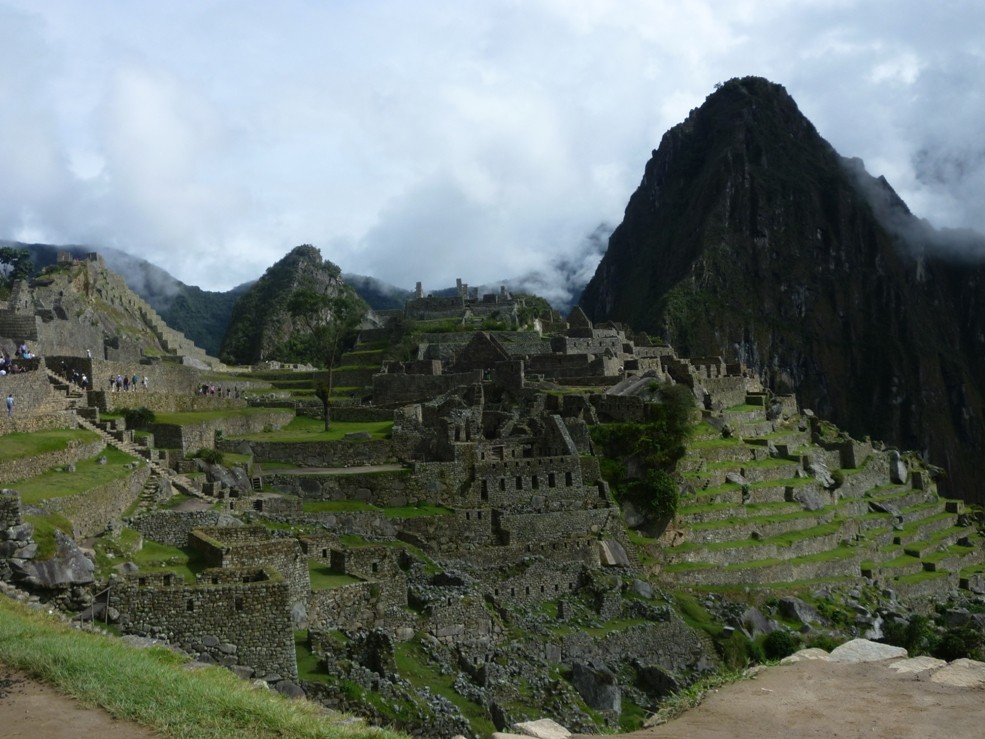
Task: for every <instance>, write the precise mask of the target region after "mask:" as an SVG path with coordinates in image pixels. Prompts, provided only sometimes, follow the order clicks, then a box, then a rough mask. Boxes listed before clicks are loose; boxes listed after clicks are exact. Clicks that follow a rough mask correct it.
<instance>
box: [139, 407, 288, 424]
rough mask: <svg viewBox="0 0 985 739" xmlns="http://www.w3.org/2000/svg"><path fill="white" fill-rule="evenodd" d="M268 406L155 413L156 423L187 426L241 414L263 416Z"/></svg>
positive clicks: (267, 411)
mask: <svg viewBox="0 0 985 739" xmlns="http://www.w3.org/2000/svg"><path fill="white" fill-rule="evenodd" d="M270 410H271V409H270V408H220V409H217V410H212V411H184V412H181V413H156V414H155V417H156V423H162V424H166V425H168V426H187V425H191V424H195V423H203V422H205V421H218V420H221V419H223V418H239V417H242V416H264V415H269V414H270Z"/></svg>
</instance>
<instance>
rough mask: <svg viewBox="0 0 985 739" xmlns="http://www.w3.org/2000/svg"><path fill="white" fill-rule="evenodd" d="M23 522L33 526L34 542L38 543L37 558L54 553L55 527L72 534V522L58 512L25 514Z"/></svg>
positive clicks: (46, 557)
mask: <svg viewBox="0 0 985 739" xmlns="http://www.w3.org/2000/svg"><path fill="white" fill-rule="evenodd" d="M23 518H24V522H25V523H29V524H31V525H32V526H33V527H34V542H35V543H36V544H37V545H38V554H37V559H51V557H53V556H54V554H55V529H58V530H59V531H61V532H62V533H63V534H68V535H69V536H72V532H73V528H74V527H73V526H72V522H71V521H69V520H68V519H67V518H65V517H64V516H62V515H60V514H58V513H49V514H47V515H38V516H33V515H27V516H24V517H23Z"/></svg>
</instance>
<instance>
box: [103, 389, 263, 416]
mask: <svg viewBox="0 0 985 739" xmlns="http://www.w3.org/2000/svg"><path fill="white" fill-rule="evenodd" d="M89 402H90V404H91V405H95V406H97V407H98V408H99V410H101V411H108V412H119V411H124V410H126V409H128V408H140V407H141V406H143V407H145V408H150V409H151V410H152V411H156V412H157V413H184V412H187V411H214V410H222V409H226V408H245V407H246V406H247V402H246V401H245V400H243V399H242V398H240V399H237V398H220V397H218V396H211V395H187V394H186V395H178V394H175V393H166V392H146V393H145V392H144V391H143V390H137V391H136V392H126V393H124V392H106V391H104V390H98V391H96V392H91V393H89Z"/></svg>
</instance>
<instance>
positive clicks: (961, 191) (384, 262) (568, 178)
mask: <svg viewBox="0 0 985 739" xmlns="http://www.w3.org/2000/svg"><path fill="white" fill-rule="evenodd" d="M746 75H759V76H763V77H766V78H768V79H770V80H772V81H773V82H777V83H779V84H782V85H784V86H785V87H786V89H787V91H788V92H789V93H790V94H791V95H792V96H793V97H794V99H795V100H796V101H797V103H798V105H799V107H800V109H801V111H802V112H803V113H804V114H805V115H806V116H807V117H808V118H809V119H810V120H811V121H812V122H813V123H814V125H815V126H816V128H817V129H818V131H819V132H820V133H821V135H822V136H823V137H824V138H826V139H827V140H828V141H829V142H831V144H832V145H833V146H834V147H835V148H836V149H837V150H838V151H839V152H840V153H841V154H843V155H845V156H854V157H861V158H862V159H863V160H864V161H865V165H866V168H867V169H868V171H869V172H870V173H871V174H873V175H876V176H878V175H884V176H885V177H886V178H887V179H888V180H889V182H890V183H891V184H892V186H893V187H894V188H895V189H896V190H897V192H898V193H899V194H900V195H901V196H902V198H903V199H904V200H905V201H906V202H907V204H908V205H909V206H910V209H911V210H912V211H913V212H914V213H916V214H917V215H918V216H920V217H923V218H926V219H927V220H928V221H929V222H930V223H931V224H933V225H934V226H937V227H950V228H970V229H975V230H979V231H983V232H985V208H982V207H981V206H982V203H983V198H985V125H983V122H985V3H983V2H980V1H979V0H961V1H959V0H937V1H936V2H933V3H930V2H927V0H919V1H917V0H891V1H890V0H857V1H852V0H770V1H766V0H693V1H688V0H524V1H522V2H521V1H520V0H481V1H478V0H415V1H414V2H411V1H410V0H278V2H271V1H270V0H168V1H167V2H160V0H0V239H12V240H19V241H28V242H44V243H52V244H85V245H90V246H92V247H93V248H94V249H96V250H98V248H99V247H100V246H111V247H115V248H118V249H122V250H124V251H127V252H129V253H131V254H134V255H136V256H140V257H143V258H145V259H147V260H149V261H151V262H153V263H154V264H156V265H158V266H160V267H162V268H164V269H166V270H167V271H168V272H170V273H171V274H172V275H174V276H175V277H177V278H178V279H180V280H182V281H183V282H186V283H188V284H191V285H197V286H199V287H202V288H203V289H207V290H227V289H230V288H232V287H234V286H236V285H238V284H241V283H243V282H246V281H248V280H253V279H256V278H257V277H259V276H260V275H261V274H262V273H263V272H264V270H265V269H267V267H269V266H270V265H272V264H273V263H274V262H276V261H277V260H279V259H280V258H281V257H283V256H284V255H285V254H286V253H287V252H288V251H289V250H290V249H291V248H292V247H294V246H296V245H299V244H314V245H315V246H317V247H319V249H321V252H322V255H323V256H324V257H325V258H327V259H331V260H332V261H333V262H335V263H336V264H338V265H339V266H341V267H342V269H343V271H344V272H347V273H357V274H365V275H372V276H374V277H377V278H379V279H381V280H384V281H386V282H389V283H392V284H395V285H398V286H400V287H404V288H412V287H413V286H414V283H415V282H417V281H421V282H423V284H424V287H425V290H427V289H430V288H438V287H444V286H447V285H450V284H454V281H455V278H457V277H460V278H462V279H463V280H464V281H465V282H467V283H470V284H474V285H478V284H483V283H493V282H495V281H497V280H500V279H503V278H508V277H512V276H516V275H521V274H527V273H531V272H537V273H540V275H541V276H542V281H543V285H544V292H545V293H548V294H550V293H551V291H552V290H563V287H562V286H561V283H563V282H564V281H565V279H566V277H565V276H567V277H570V276H571V275H575V277H576V279H578V278H583V279H587V277H589V276H590V275H591V274H592V273H593V272H594V268H595V265H596V263H597V261H598V258H599V256H600V253H601V249H602V248H604V244H605V239H604V236H605V234H606V233H607V230H608V229H611V228H613V227H615V226H616V225H617V224H618V223H619V222H620V220H621V218H622V214H623V211H624V209H625V206H626V203H627V202H628V200H629V197H630V195H631V194H632V192H633V191H634V190H635V189H636V187H637V186H638V185H639V183H640V179H641V177H642V174H643V168H644V165H645V164H646V161H647V160H648V158H649V157H650V152H651V150H652V149H654V148H656V147H657V146H658V145H659V143H660V139H661V137H662V135H663V133H664V132H665V131H666V130H667V129H669V128H670V127H672V126H674V125H675V124H677V123H679V122H680V121H682V120H683V119H684V118H686V117H687V115H688V112H689V111H690V110H691V109H692V108H695V107H697V106H699V105H700V104H701V103H702V102H703V100H704V99H705V97H706V96H707V95H709V94H710V93H711V92H712V91H713V90H714V86H715V84H716V83H718V82H722V81H725V80H727V79H730V78H732V77H742V76H746ZM549 296H550V295H549ZM553 297H559V296H557V295H554V296H553Z"/></svg>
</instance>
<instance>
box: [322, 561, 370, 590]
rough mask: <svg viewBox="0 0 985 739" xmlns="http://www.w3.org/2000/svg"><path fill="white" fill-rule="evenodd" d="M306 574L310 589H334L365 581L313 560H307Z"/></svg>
mask: <svg viewBox="0 0 985 739" xmlns="http://www.w3.org/2000/svg"><path fill="white" fill-rule="evenodd" d="M308 576H309V577H310V578H311V589H312V590H334V589H335V588H342V587H345V586H346V585H354V584H356V583H359V582H365V581H364V580H360V579H359V578H358V577H353V576H352V575H344V574H342V573H339V572H335V571H334V570H333V569H332V568H330V567H329V566H327V565H325V564H322V563H319V562H316V561H314V560H308Z"/></svg>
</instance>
